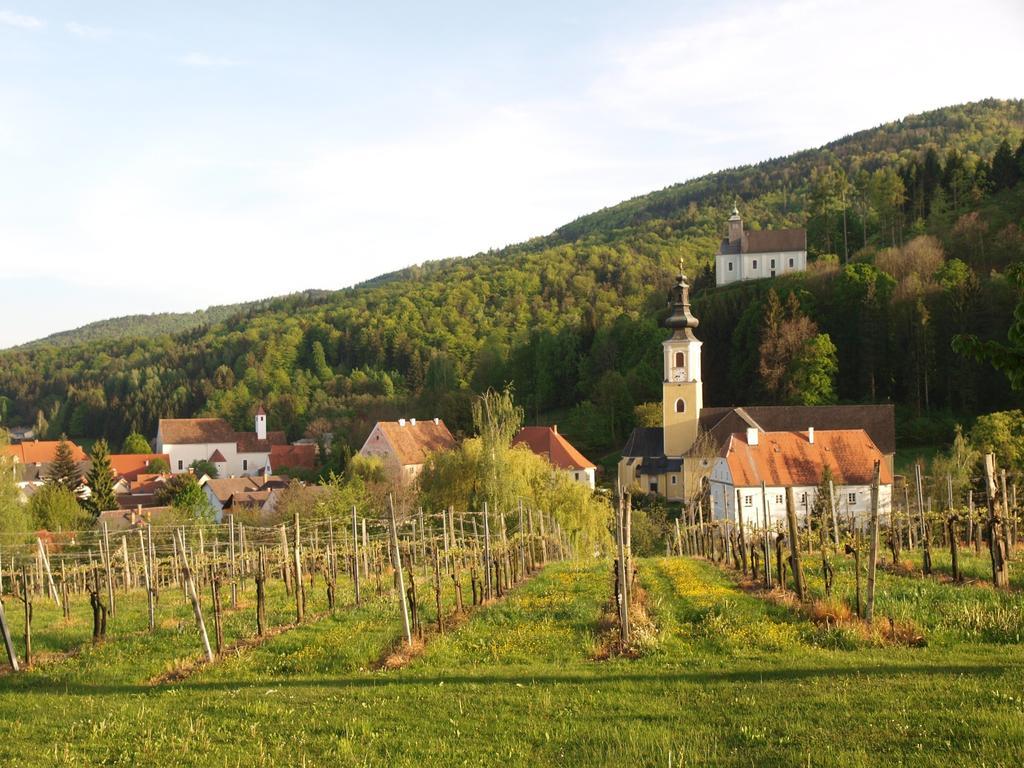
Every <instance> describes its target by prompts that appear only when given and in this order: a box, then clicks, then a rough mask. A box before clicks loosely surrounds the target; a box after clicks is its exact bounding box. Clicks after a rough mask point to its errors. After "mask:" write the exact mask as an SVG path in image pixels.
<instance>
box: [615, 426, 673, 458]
mask: <svg viewBox="0 0 1024 768" xmlns="http://www.w3.org/2000/svg"><path fill="white" fill-rule="evenodd" d="M664 434H665V431H664V430H663V429H662V428H661V427H634V428H633V431H632V432H631V433H630V434H629V439H628V440H627V441H626V446H625V448H623V449H622V455H623V456H627V457H631V458H656V457H659V456H663V455H664V453H665V440H664Z"/></svg>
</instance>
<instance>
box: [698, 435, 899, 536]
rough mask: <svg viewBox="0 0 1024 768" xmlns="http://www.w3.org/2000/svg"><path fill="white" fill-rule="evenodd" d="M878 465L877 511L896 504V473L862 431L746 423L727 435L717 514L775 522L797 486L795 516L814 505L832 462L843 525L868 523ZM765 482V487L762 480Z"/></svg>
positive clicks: (716, 486) (718, 470)
mask: <svg viewBox="0 0 1024 768" xmlns="http://www.w3.org/2000/svg"><path fill="white" fill-rule="evenodd" d="M876 461H877V462H878V464H879V486H878V508H879V513H880V514H883V515H887V514H889V512H890V511H891V508H892V480H893V475H892V470H891V469H890V467H889V462H888V461H886V460H885V457H884V456H883V454H882V452H881V451H880V450H879V448H878V446H876V445H875V444H874V442H873V441H872V440H871V438H870V437H868V434H867V432H865V431H864V430H863V429H837V430H816V429H814V428H810V429H808V430H806V431H804V432H762V431H761V430H759V429H756V428H754V427H748V428H747V430H746V431H745V432H738V433H736V434H734V435H732V436H730V438H729V443H728V445H727V446H726V448H725V455H723V456H720V457H719V458H717V459H716V460H715V464H714V467H713V469H712V471H711V476H710V481H709V491H710V498H711V507H712V513H713V516H714V518H715V519H719V520H722V519H725V520H733V521H737V522H738V521H739V520H740V519H742V520H743V521H744V523H745V524H748V525H756V526H759V527H764V526H765V525H766V524H767V525H768V526H769V527H771V526H773V525H775V524H776V523H780V522H784V521H785V519H786V492H787V489H789V488H792V489H793V497H794V498H793V501H794V503H795V505H796V513H797V518H798V519H799V520H804V519H806V518H807V516H808V515H809V513H810V512H811V511H812V510H813V509H814V506H815V502H816V501H817V498H818V493H819V488H820V486H821V482H822V477H823V475H824V472H825V468H826V467H827V468H828V469H829V470H830V471H831V473H832V485H831V490H830V492H829V494H830V495H831V497H832V498H831V501H826V509H827V510H828V513H829V515H830V516H831V515H832V514H833V513H834V514H835V520H836V521H837V522H839V523H840V524H844V523H846V524H850V525H851V527H853V525H856V526H858V527H863V526H864V525H865V524H866V522H867V519H868V516H869V514H870V512H871V483H872V481H873V476H874V465H875V462H876ZM762 484H763V485H762Z"/></svg>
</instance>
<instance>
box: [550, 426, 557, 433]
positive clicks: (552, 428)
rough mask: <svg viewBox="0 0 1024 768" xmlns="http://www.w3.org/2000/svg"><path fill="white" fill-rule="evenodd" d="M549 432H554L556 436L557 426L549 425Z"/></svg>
mask: <svg viewBox="0 0 1024 768" xmlns="http://www.w3.org/2000/svg"><path fill="white" fill-rule="evenodd" d="M551 431H552V432H554V433H555V434H556V435H557V434H558V425H557V424H552V425H551Z"/></svg>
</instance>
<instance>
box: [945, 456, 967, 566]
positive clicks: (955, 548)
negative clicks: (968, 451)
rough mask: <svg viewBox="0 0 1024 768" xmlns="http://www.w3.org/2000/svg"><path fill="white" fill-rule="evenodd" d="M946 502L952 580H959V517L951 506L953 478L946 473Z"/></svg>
mask: <svg viewBox="0 0 1024 768" xmlns="http://www.w3.org/2000/svg"><path fill="white" fill-rule="evenodd" d="M946 503H947V505H948V506H949V519H948V521H947V522H948V523H949V562H950V566H951V569H952V571H953V581H955V582H960V581H962V580H963V576H962V574H961V573H960V551H959V542H958V541H957V529H956V528H957V526H956V524H957V523H958V522H959V518H958V517H957V514H956V509H955V508H954V507H953V478H952V476H951V475H946Z"/></svg>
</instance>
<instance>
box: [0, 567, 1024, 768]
mask: <svg viewBox="0 0 1024 768" xmlns="http://www.w3.org/2000/svg"><path fill="white" fill-rule="evenodd" d="M638 567H639V579H640V581H641V584H642V585H643V586H644V588H645V589H646V590H647V592H648V601H649V606H650V609H651V612H652V614H653V616H654V619H655V621H656V623H657V625H658V627H659V634H658V637H657V641H656V642H655V643H654V645H653V646H652V647H651V648H650V649H649V652H648V653H647V654H646V655H644V656H642V657H641V658H638V659H622V658H619V659H611V660H608V661H595V660H594V645H595V642H596V632H597V622H598V620H599V618H600V616H601V614H602V611H603V609H604V605H605V604H606V602H607V600H608V596H609V592H610V589H611V568H610V565H609V564H608V563H607V562H599V563H588V564H579V563H556V564H552V565H550V566H548V567H547V568H546V569H545V570H544V571H542V572H541V573H540V574H539V575H537V576H535V577H534V578H533V579H532V580H530V581H527V582H525V583H524V584H522V585H520V586H519V587H517V588H516V589H515V590H513V591H512V592H511V593H510V594H509V595H508V596H507V597H506V598H505V600H503V601H501V602H498V603H495V604H492V605H489V606H486V607H484V608H481V609H479V610H477V611H475V612H473V614H472V615H471V617H470V618H469V619H468V620H467V621H466V622H465V623H463V624H462V625H460V626H459V627H458V628H456V629H455V630H454V631H452V632H450V633H448V634H446V635H445V636H444V637H438V638H434V639H433V640H431V642H430V643H428V645H427V647H426V649H425V650H424V652H423V653H422V655H420V656H418V657H417V658H414V659H413V660H412V661H411V663H409V664H408V665H407V666H405V667H403V668H401V669H397V670H389V671H382V670H380V669H379V668H378V666H377V663H376V662H377V660H378V659H379V658H380V655H381V654H382V653H383V652H385V650H386V649H387V647H389V645H390V644H391V643H393V642H394V640H395V638H397V637H398V635H399V633H400V628H399V619H398V615H397V611H396V609H395V606H394V603H393V601H392V600H390V599H389V598H388V596H387V595H385V596H382V597H381V598H377V597H376V596H375V595H373V594H372V593H371V595H370V596H369V598H368V599H367V600H366V601H365V603H364V605H363V606H362V607H360V608H359V609H353V608H352V607H350V606H349V603H350V602H351V596H350V594H347V593H346V594H345V595H344V598H342V597H339V599H340V600H342V602H343V605H344V606H345V607H339V608H338V610H337V611H336V612H335V614H334V615H333V616H328V617H326V618H322V619H320V620H319V621H316V622H311V623H309V624H307V625H305V626H302V627H299V628H296V629H293V630H290V631H288V632H285V633H283V634H280V635H278V636H276V637H273V638H271V639H269V640H268V641H266V642H265V643H263V644H261V645H258V646H255V647H252V648H249V649H247V650H246V651H245V652H243V653H241V654H238V655H229V657H228V658H226V659H223V660H219V661H218V662H217V663H215V664H214V665H212V666H210V667H207V668H204V669H201V670H198V671H197V672H196V673H194V674H192V675H190V676H188V677H186V678H185V679H183V680H180V681H178V682H175V683H172V684H167V685H152V684H151V680H152V679H153V677H154V675H158V674H159V673H160V672H161V671H163V670H165V669H167V668H168V667H169V666H170V667H173V666H174V665H175V664H178V663H180V659H181V658H182V657H186V658H190V657H194V655H195V653H196V651H197V648H198V646H197V640H196V637H195V634H194V627H192V625H191V623H190V616H189V613H188V606H187V605H186V604H185V603H184V602H183V601H181V600H180V593H179V594H178V595H174V596H172V593H170V592H168V593H167V594H165V595H164V596H162V598H161V607H160V611H161V616H162V617H163V616H166V617H167V618H166V620H165V621H164V622H163V623H162V624H161V628H160V629H159V631H158V632H157V633H156V634H155V635H153V636H150V635H149V634H148V633H146V632H144V631H140V630H144V628H145V614H144V606H145V600H144V597H143V596H141V595H138V596H126V597H125V598H123V600H122V604H123V605H124V607H123V609H121V610H119V615H118V617H117V619H116V623H115V624H114V625H113V626H112V629H111V632H110V635H111V637H110V640H109V641H108V642H107V643H104V644H102V645H100V646H98V647H96V648H92V647H87V648H86V650H84V651H83V652H81V653H80V654H79V655H78V656H76V657H74V658H67V659H63V660H60V661H54V662H53V663H49V664H44V665H41V666H40V667H38V668H37V669H35V670H32V671H30V672H28V673H26V674H22V675H6V676H4V677H2V678H0V718H2V720H3V722H4V723H5V724H6V728H5V738H4V739H3V740H2V741H0V764H2V765H5V766H7V765H11V766H20V765H57V766H64V765H143V766H146V765H154V766H156V765H185V766H204V767H206V766H239V765H244V766H247V767H249V766H271V765H273V766H291V765H307V766H320V765H323V766H328V765H330V766H336V765H343V766H344V765H388V766H404V765H432V766H433V765H439V766H447V765H453V766H454V765H494V764H498V763H500V764H503V765H523V766H526V765H531V766H534V765H586V766H592V765H608V764H612V763H624V764H628V765H643V766H646V765H652V766H653V765H660V766H666V765H668V764H669V760H670V759H671V761H672V765H725V766H748V765H779V766H792V765H839V766H867V765H924V766H932V765H934V766H940V765H941V766H949V765H951V764H970V765H988V766H1000V765H1001V766H1011V765H1018V764H1019V763H1020V756H1021V755H1022V754H1024V725H1022V724H1024V694H1022V692H1021V691H1022V687H1024V664H1022V662H1024V654H1022V652H1021V646H1020V645H1019V644H1017V643H1015V642H987V641H984V640H983V639H981V638H980V637H977V636H972V635H970V634H969V633H968V634H958V633H955V632H949V633H946V634H945V635H943V639H942V642H936V643H933V644H931V645H930V646H929V647H927V648H906V647H868V646H865V645H863V644H861V645H856V644H855V645H853V646H849V647H847V646H843V645H842V644H836V643H830V642H829V638H827V637H823V636H822V634H821V629H820V628H819V627H817V626H815V625H813V624H811V623H810V622H808V621H806V620H804V619H801V618H799V617H798V616H796V615H795V613H794V612H793V611H791V610H788V609H787V608H786V607H784V606H779V605H775V604H772V603H770V602H768V601H765V600H763V599H761V598H760V597H758V596H756V595H753V594H749V593H746V592H744V591H743V590H741V589H740V588H739V587H737V586H736V584H735V582H734V581H733V579H732V578H731V577H730V576H729V575H728V574H727V573H724V572H723V571H721V570H720V569H719V568H718V567H716V566H714V565H712V564H710V563H707V562H703V561H698V560H691V559H685V558H671V559H666V558H658V559H650V560H643V561H641V562H640V563H639V566H638ZM888 578H892V579H902V581H904V582H912V580H910V579H906V578H904V577H895V576H893V577H888ZM842 581H843V579H840V580H839V583H841V582H842ZM271 586H272V589H273V593H272V596H270V597H269V600H271V601H273V603H274V605H275V608H274V610H275V611H276V612H277V613H276V614H275V615H276V616H278V617H280V618H281V619H282V620H283V621H290V620H291V615H290V608H291V603H290V601H289V598H288V597H287V596H286V595H284V593H283V589H281V588H280V585H277V584H274V585H271ZM340 586H341V585H340V584H339V587H340ZM934 587H935V588H941V589H946V590H954V591H961V588H954V587H951V586H949V585H943V584H939V583H935V584H934ZM320 591H321V590H317V592H318V593H319V592H320ZM447 591H448V592H450V591H451V590H450V589H448V590H447ZM467 594H468V593H467ZM421 596H422V598H423V601H424V603H429V602H430V599H431V598H430V593H429V590H423V591H421ZM243 597H246V598H247V599H248V596H247V595H246V596H243ZM133 599H135V600H138V601H139V603H140V606H137V607H134V608H129V607H128V606H129V605H130V603H131V602H132V600H133ZM311 600H320V601H322V595H320V594H315V595H311ZM7 604H8V606H9V609H8V610H9V613H13V609H12V608H11V606H13V605H14V604H13V602H12V601H11V600H8V601H7ZM322 607H323V606H322V603H321V604H320V606H317V607H315V610H322ZM133 611H135V613H133ZM252 612H253V611H252V610H251V606H250V607H249V608H246V609H244V610H240V611H239V614H238V616H237V618H233V619H232V621H233V622H234V623H233V624H232V627H235V628H234V629H232V632H233V633H235V635H242V634H245V633H249V632H251V631H252V630H253V629H254V627H252V626H251V625H252ZM179 617H180V619H181V620H182V621H184V622H185V624H184V625H183V626H178V625H175V626H174V627H171V626H164V624H169V623H170V622H172V621H177V620H178V618H179ZM42 621H43V619H42V617H41V616H40V614H39V613H37V622H40V623H41V622H42ZM425 621H426V617H425ZM132 622H137V623H134V624H133V623H132ZM12 623H13V624H14V626H15V630H16V631H17V628H18V626H19V625H18V623H17V620H16V619H13V620H12ZM122 624H123V626H122ZM82 629H83V631H82V632H81V633H80V634H76V632H73V631H72V630H71V629H70V628H65V630H64V631H63V632H61V633H56V634H55V635H54V640H52V641H48V642H53V643H54V647H55V648H56V647H65V648H66V647H67V646H68V645H69V644H72V643H73V642H74V641H75V640H76V639H77V640H79V641H80V640H82V639H87V638H86V630H88V625H87V624H86V625H85V626H84V627H83V628H82ZM226 634H227V632H226ZM965 638H968V639H965ZM61 643H62V644H63V645H62V646H61ZM670 755H671V758H670Z"/></svg>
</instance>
